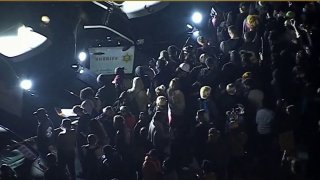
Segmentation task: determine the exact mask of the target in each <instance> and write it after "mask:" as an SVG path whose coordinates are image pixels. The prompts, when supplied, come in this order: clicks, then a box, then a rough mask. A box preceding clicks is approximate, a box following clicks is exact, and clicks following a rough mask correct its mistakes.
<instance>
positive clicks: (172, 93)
mask: <svg viewBox="0 0 320 180" xmlns="http://www.w3.org/2000/svg"><path fill="white" fill-rule="evenodd" d="M167 94H168V103H169V109H168V111H169V113H168V115H169V123H170V125H171V126H181V124H182V123H183V122H182V121H183V115H184V110H185V107H186V102H185V96H184V94H183V92H182V91H181V89H180V81H179V79H178V78H174V79H172V80H171V82H170V85H169V88H168V90H167Z"/></svg>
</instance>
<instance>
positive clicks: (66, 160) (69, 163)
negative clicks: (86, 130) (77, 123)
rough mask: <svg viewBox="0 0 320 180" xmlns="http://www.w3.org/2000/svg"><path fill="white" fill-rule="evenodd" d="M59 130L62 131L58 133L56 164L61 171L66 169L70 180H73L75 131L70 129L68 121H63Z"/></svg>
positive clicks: (69, 121)
mask: <svg viewBox="0 0 320 180" xmlns="http://www.w3.org/2000/svg"><path fill="white" fill-rule="evenodd" d="M61 128H62V130H63V131H62V132H60V133H59V135H58V139H57V154H58V164H59V166H60V167H61V168H63V169H65V168H66V167H67V168H68V171H69V173H70V176H71V179H75V178H76V176H75V175H76V173H75V148H76V131H75V130H74V129H71V120H70V119H63V120H62V123H61Z"/></svg>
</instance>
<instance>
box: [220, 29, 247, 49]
mask: <svg viewBox="0 0 320 180" xmlns="http://www.w3.org/2000/svg"><path fill="white" fill-rule="evenodd" d="M228 34H229V36H230V39H229V40H226V41H222V42H221V44H220V49H221V51H222V52H223V53H225V54H228V53H229V52H230V51H232V50H238V49H239V48H240V47H241V45H242V43H243V40H242V39H241V37H240V36H239V33H238V29H237V27H236V26H234V25H231V26H229V27H228Z"/></svg>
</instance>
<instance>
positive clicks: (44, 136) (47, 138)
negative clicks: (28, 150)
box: [33, 108, 54, 160]
mask: <svg viewBox="0 0 320 180" xmlns="http://www.w3.org/2000/svg"><path fill="white" fill-rule="evenodd" d="M33 115H34V116H35V117H36V118H37V120H38V129H37V147H38V149H39V152H40V155H41V157H42V158H43V159H44V160H45V159H46V156H47V154H48V153H50V152H51V151H53V150H54V127H53V124H52V121H51V120H50V118H49V116H48V113H47V111H46V110H45V109H44V108H39V109H38V110H37V111H36V112H34V113H33Z"/></svg>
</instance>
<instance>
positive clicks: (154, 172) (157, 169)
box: [142, 149, 161, 180]
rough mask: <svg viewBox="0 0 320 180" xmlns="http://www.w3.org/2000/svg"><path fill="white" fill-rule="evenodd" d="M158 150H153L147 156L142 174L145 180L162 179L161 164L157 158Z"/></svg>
mask: <svg viewBox="0 0 320 180" xmlns="http://www.w3.org/2000/svg"><path fill="white" fill-rule="evenodd" d="M157 155H158V153H157V150H155V149H152V150H150V151H149V153H147V154H146V157H145V160H144V162H143V165H142V174H143V179H144V180H160V179H161V163H160V161H159V159H158V157H157Z"/></svg>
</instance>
